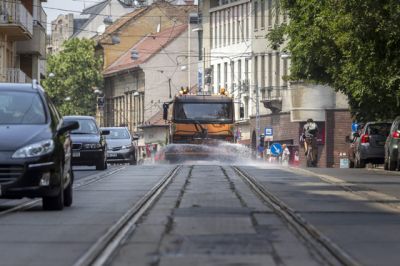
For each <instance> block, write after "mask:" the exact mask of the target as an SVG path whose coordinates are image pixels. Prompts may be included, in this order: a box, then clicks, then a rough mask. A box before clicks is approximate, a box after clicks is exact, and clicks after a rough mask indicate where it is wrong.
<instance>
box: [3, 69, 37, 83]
mask: <svg viewBox="0 0 400 266" xmlns="http://www.w3.org/2000/svg"><path fill="white" fill-rule="evenodd" d="M7 82H10V83H31V82H32V80H31V78H30V77H28V76H27V75H26V74H25V73H24V72H23V71H22V70H21V69H19V68H9V69H7Z"/></svg>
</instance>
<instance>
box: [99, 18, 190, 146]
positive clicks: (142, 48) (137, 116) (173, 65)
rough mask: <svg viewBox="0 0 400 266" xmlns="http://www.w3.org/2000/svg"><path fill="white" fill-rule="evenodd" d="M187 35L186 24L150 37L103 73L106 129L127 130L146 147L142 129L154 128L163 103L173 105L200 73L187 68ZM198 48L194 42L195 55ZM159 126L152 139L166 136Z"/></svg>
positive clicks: (142, 40)
mask: <svg viewBox="0 0 400 266" xmlns="http://www.w3.org/2000/svg"><path fill="white" fill-rule="evenodd" d="M188 34H189V31H188V25H186V24H181V25H178V26H173V27H171V28H168V29H165V30H163V31H161V32H159V33H157V34H150V35H148V36H146V37H144V38H142V39H141V40H140V41H139V42H138V43H137V44H135V45H134V46H132V47H131V49H129V50H128V51H127V52H126V53H125V54H124V55H122V56H121V57H120V58H118V59H117V60H116V61H115V62H114V63H113V64H111V65H110V66H109V67H108V68H106V69H105V70H104V76H105V88H104V93H105V95H104V97H105V106H104V121H103V124H104V125H105V126H121V125H125V126H128V128H129V129H130V131H131V132H133V133H135V134H138V135H140V136H142V138H141V143H147V140H146V139H144V138H143V137H144V135H143V134H142V129H143V128H144V127H145V128H150V126H152V125H151V123H152V122H151V121H153V120H154V116H156V115H157V114H158V113H159V112H160V111H161V110H162V105H163V103H164V102H168V101H171V100H172V98H173V97H174V96H175V95H176V94H177V93H178V92H179V90H180V88H181V87H182V86H183V87H186V86H188V82H189V80H190V79H191V80H195V79H196V72H197V69H196V68H194V67H193V68H190V70H189V68H187V66H188V64H189V60H188V58H186V55H187V49H188V47H187V43H188V42H187V39H188V37H189V36H188ZM197 44H198V43H197V42H196V41H193V42H192V47H191V49H190V50H191V51H193V52H194V53H197ZM132 54H136V55H137V57H136V58H133V57H132ZM192 60H193V59H192ZM192 63H193V64H194V65H196V64H197V62H195V61H192ZM158 126H159V125H157V127H156V129H155V130H161V131H162V132H161V133H160V134H158V133H157V134H156V133H154V132H153V133H152V135H157V136H158V135H163V134H165V127H158Z"/></svg>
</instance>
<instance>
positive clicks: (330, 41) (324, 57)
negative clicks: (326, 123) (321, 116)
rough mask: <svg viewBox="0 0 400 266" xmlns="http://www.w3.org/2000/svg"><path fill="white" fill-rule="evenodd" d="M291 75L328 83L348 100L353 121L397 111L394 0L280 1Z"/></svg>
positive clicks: (398, 20)
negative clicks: (285, 22)
mask: <svg viewBox="0 0 400 266" xmlns="http://www.w3.org/2000/svg"><path fill="white" fill-rule="evenodd" d="M281 4H282V6H283V7H284V8H286V9H287V10H288V14H289V17H290V24H288V26H287V27H286V33H287V35H288V39H289V41H288V46H287V47H286V48H287V49H288V50H289V51H290V52H291V54H292V57H291V60H292V61H291V62H292V65H291V79H294V80H299V79H302V80H310V81H314V82H318V83H323V84H329V85H330V86H332V87H333V88H335V89H336V90H338V91H341V92H343V93H344V94H345V95H347V97H348V99H349V104H350V107H351V111H352V112H353V114H354V115H355V116H357V117H358V119H361V120H375V119H391V118H393V117H394V116H396V115H398V114H399V113H400V110H399V104H400V101H399V98H400V90H399V88H400V87H399V86H400V64H399V63H400V62H399V60H400V49H399V47H400V2H399V1H398V0H380V1H376V0H346V1H340V0H281Z"/></svg>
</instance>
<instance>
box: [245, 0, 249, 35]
mask: <svg viewBox="0 0 400 266" xmlns="http://www.w3.org/2000/svg"><path fill="white" fill-rule="evenodd" d="M249 9H250V4H249V3H246V13H245V16H246V40H249V32H250V23H249V15H250V14H249Z"/></svg>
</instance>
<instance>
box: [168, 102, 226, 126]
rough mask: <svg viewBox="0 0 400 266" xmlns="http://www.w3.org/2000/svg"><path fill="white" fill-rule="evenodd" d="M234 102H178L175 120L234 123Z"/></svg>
mask: <svg viewBox="0 0 400 266" xmlns="http://www.w3.org/2000/svg"><path fill="white" fill-rule="evenodd" d="M232 107H233V106H232V103H176V104H175V115H174V119H175V121H181V122H193V121H198V122H200V123H207V122H209V123H232V122H233V121H232V120H233V108H232Z"/></svg>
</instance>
